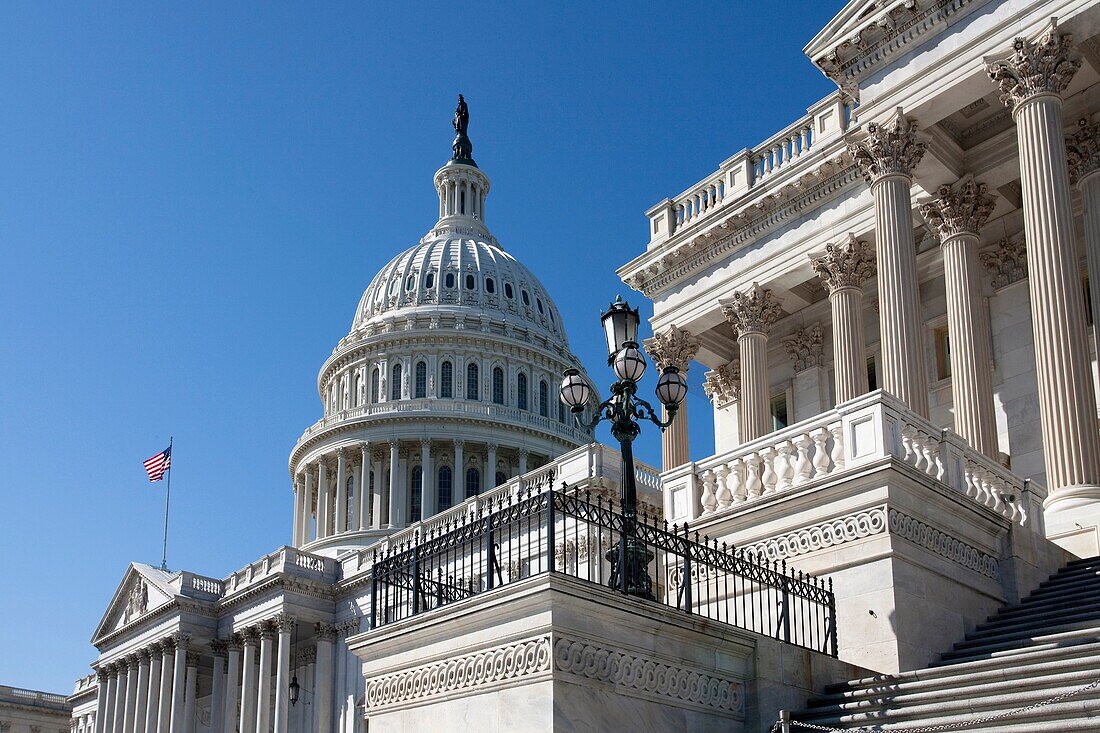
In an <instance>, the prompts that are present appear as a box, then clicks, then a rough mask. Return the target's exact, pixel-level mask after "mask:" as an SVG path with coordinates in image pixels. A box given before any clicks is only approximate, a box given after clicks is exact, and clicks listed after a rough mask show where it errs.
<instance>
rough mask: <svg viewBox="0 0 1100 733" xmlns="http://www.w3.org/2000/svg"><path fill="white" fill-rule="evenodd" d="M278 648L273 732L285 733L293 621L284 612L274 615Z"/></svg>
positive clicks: (288, 721)
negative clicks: (277, 634) (277, 633)
mask: <svg viewBox="0 0 1100 733" xmlns="http://www.w3.org/2000/svg"><path fill="white" fill-rule="evenodd" d="M275 625H276V627H277V628H278V632H279V648H278V652H277V657H276V663H275V733H287V731H288V729H289V725H290V699H289V698H288V697H287V696H288V695H289V693H290V689H289V688H290V643H291V638H290V633H291V631H293V630H294V621H293V619H291V618H290V617H289V616H287V615H286V614H280V615H278V616H276V617H275Z"/></svg>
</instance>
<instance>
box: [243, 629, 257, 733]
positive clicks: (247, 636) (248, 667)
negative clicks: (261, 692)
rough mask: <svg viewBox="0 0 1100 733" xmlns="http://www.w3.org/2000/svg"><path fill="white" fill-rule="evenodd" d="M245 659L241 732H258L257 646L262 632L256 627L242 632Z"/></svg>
mask: <svg viewBox="0 0 1100 733" xmlns="http://www.w3.org/2000/svg"><path fill="white" fill-rule="evenodd" d="M241 636H242V640H243V642H244V659H243V661H242V662H241V666H242V668H243V669H242V670H241V674H242V680H243V681H242V682H241V717H240V724H239V731H240V733H256V679H257V670H256V647H257V646H258V645H259V643H260V634H259V633H258V632H257V631H256V629H252V628H250V629H246V630H245V631H244V632H243V633H242V634H241Z"/></svg>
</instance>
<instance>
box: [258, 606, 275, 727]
mask: <svg viewBox="0 0 1100 733" xmlns="http://www.w3.org/2000/svg"><path fill="white" fill-rule="evenodd" d="M274 640H275V627H274V625H273V624H272V623H271V622H270V621H265V622H264V624H263V626H262V627H261V628H260V674H259V677H258V678H257V694H256V733H268V727H269V725H270V724H271V646H272V642H273V641H274Z"/></svg>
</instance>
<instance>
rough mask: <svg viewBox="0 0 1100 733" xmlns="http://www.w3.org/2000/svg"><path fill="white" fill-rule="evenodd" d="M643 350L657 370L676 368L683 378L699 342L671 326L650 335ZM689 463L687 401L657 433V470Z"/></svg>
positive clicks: (689, 334)
mask: <svg viewBox="0 0 1100 733" xmlns="http://www.w3.org/2000/svg"><path fill="white" fill-rule="evenodd" d="M644 345H645V350H646V351H647V352H649V355H650V356H651V357H653V362H654V365H655V366H656V367H657V371H658V372H661V371H663V370H664V369H665V368H666V367H670V366H671V367H676V369H678V370H679V372H680V373H681V374H682V375H684V379H687V372H688V366H689V365H690V364H691V360H692V359H694V358H695V354H696V353H697V352H698V351H699V342H698V340H696V338H695V337H694V336H693V335H691V333H689V332H688V331H685V330H684V329H682V328H679V327H677V326H671V327H670V328H668V330H666V331H663V332H662V333H658V334H654V336H653V338H649V339H646V340H645V344H644ZM661 417H662V419H665V420H667V419H668V413H667V411H665V409H664V406H663V405H662V407H661ZM689 460H691V453H690V445H689V442H688V418H687V401H686V400H685V401H684V402H682V403H680V408H679V409H678V410H677V411H676V417H675V418H674V419H673V420H672V424H671V425H669V426H668V427H667V428H665V429H664V431H662V433H661V467H662V469H663V470H665V471H668V470H670V469H673V468H676V467H678V466H682V465H684V464H685V463H687V462H688V461H689Z"/></svg>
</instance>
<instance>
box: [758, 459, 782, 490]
mask: <svg viewBox="0 0 1100 733" xmlns="http://www.w3.org/2000/svg"><path fill="white" fill-rule="evenodd" d="M775 457H776V451H775V449H774V448H764V449H763V450H761V451H760V458H761V460H762V461H763V462H764V473H763V475H761V477H760V480H761V481H762V482H763V484H764V493H765V494H774V493H775V482H776V481H777V480H778V479H779V476H777V475H776V473H775Z"/></svg>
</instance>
